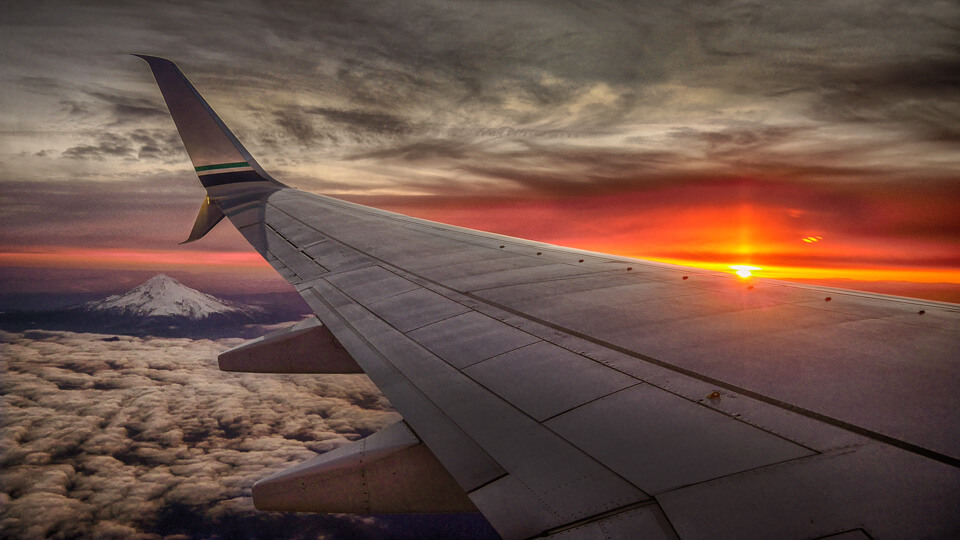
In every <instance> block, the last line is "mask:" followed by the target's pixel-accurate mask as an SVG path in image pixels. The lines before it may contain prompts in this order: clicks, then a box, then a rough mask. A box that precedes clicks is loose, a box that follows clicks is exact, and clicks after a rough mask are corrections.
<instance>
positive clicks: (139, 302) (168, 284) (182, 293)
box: [81, 274, 262, 320]
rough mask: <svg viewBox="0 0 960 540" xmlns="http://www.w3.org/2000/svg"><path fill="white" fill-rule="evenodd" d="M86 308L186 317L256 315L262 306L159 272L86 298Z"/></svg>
mask: <svg viewBox="0 0 960 540" xmlns="http://www.w3.org/2000/svg"><path fill="white" fill-rule="evenodd" d="M81 307H82V308H83V309H84V310H87V311H95V312H104V313H110V314H122V315H137V316H141V317H186V318H188V319H193V320H201V319H206V318H207V317H210V316H211V315H226V314H237V315H253V314H258V313H260V312H261V311H262V309H261V308H259V307H254V306H247V305H244V304H240V303H238V302H231V301H229V300H221V299H219V298H217V297H215V296H212V295H209V294H205V293H202V292H200V291H198V290H196V289H191V288H190V287H187V286H186V285H183V284H182V283H180V282H179V281H177V280H175V279H173V278H172V277H170V276H167V275H164V274H157V275H156V276H153V277H152V278H150V279H148V280H147V281H146V282H145V283H143V284H141V285H139V286H137V287H135V288H133V289H131V290H130V291H127V292H126V293H124V294H116V295H113V296H108V297H107V298H104V299H102V300H95V301H93V302H87V303H85V304H83V305H82V306H81Z"/></svg>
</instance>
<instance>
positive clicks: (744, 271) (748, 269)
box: [730, 264, 760, 279]
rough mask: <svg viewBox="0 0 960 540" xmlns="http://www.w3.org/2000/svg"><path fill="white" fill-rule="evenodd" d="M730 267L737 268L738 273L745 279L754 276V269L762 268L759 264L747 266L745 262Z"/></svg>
mask: <svg viewBox="0 0 960 540" xmlns="http://www.w3.org/2000/svg"><path fill="white" fill-rule="evenodd" d="M730 268H732V269H734V270H736V274H737V275H738V276H740V277H742V278H744V279H746V278H748V277H751V276H753V271H754V270H760V267H758V266H747V265H745V264H734V265H730Z"/></svg>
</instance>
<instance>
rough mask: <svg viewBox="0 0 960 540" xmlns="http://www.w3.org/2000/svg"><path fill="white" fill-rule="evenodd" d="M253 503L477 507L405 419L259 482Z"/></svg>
mask: <svg viewBox="0 0 960 540" xmlns="http://www.w3.org/2000/svg"><path fill="white" fill-rule="evenodd" d="M253 504H254V505H255V506H256V507H257V508H258V509H260V510H279V511H284V512H322V513H333V512H342V513H350V514H393V513H422V512H426V513H440V512H476V511H477V509H476V507H475V506H474V505H473V503H472V502H470V499H469V498H467V494H466V493H465V492H464V491H463V489H461V488H460V486H459V485H457V483H456V481H454V479H453V478H452V477H451V476H450V473H448V472H447V470H446V469H444V468H443V465H441V464H440V462H438V461H437V458H435V457H434V456H433V453H431V452H430V449H429V448H427V447H426V446H425V445H424V444H423V443H422V442H420V440H419V439H417V437H416V435H414V434H413V432H412V431H410V428H409V427H408V426H407V425H406V424H405V423H404V422H398V423H396V424H394V425H392V426H390V427H387V428H385V429H383V430H381V431H379V432H377V433H374V434H373V435H370V436H368V437H366V438H364V439H361V440H359V441H357V442H355V443H352V444H350V445H347V446H344V447H341V448H338V449H336V450H332V451H330V452H327V453H325V454H322V455H320V456H317V457H316V458H313V459H311V460H308V461H306V462H304V463H301V464H300V465H297V466H295V467H293V468H290V469H287V470H285V471H281V472H279V473H277V474H274V475H272V476H269V477H267V478H264V479H263V480H260V481H259V482H257V483H256V484H254V486H253Z"/></svg>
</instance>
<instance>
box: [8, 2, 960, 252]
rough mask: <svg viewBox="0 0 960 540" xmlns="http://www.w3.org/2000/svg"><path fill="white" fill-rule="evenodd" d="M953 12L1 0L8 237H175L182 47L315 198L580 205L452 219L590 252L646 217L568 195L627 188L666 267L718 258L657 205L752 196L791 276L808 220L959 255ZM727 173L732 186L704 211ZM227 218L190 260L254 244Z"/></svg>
mask: <svg viewBox="0 0 960 540" xmlns="http://www.w3.org/2000/svg"><path fill="white" fill-rule="evenodd" d="M958 20H960V4H957V3H956V2H948V1H942V2H941V1H920V2H900V1H870V2H857V1H834V2H815V3H810V2H762V3H757V2H740V1H725V2H710V3H701V2H671V3H653V2H584V3H579V2H415V3H412V2H312V1H303V2H254V1H241V2H189V3H187V2H183V3H181V2H153V1H140V2H138V1H133V2H128V1H124V2H119V1H118V2H83V3H76V2H66V1H62V2H57V1H49V2H13V3H12V5H8V6H6V7H5V12H4V16H3V19H2V21H0V108H2V110H3V111H4V114H3V116H2V118H0V189H2V195H0V196H2V204H3V207H4V212H3V216H2V218H0V226H2V228H3V230H4V233H2V236H0V249H2V250H3V251H33V252H36V251H44V250H46V251H51V250H53V251H55V250H57V249H61V248H63V247H64V246H83V247H86V248H111V249H133V248H134V247H136V248H140V249H145V248H148V249H172V248H173V246H174V245H175V243H176V242H178V241H180V240H182V239H183V237H185V235H186V232H187V231H188V230H189V227H190V224H191V223H192V220H193V214H194V213H195V211H196V207H197V205H198V204H199V200H200V197H201V194H202V190H201V189H200V187H199V185H198V183H197V181H196V178H195V177H194V175H193V173H192V170H191V168H190V166H189V162H188V160H187V156H186V153H185V151H184V150H183V147H182V144H181V143H180V141H179V139H178V136H177V134H176V131H175V128H174V126H173V123H172V121H171V120H170V118H169V116H168V115H167V113H166V109H165V106H164V105H163V102H162V100H161V98H160V95H159V92H158V91H157V89H156V87H155V84H154V82H153V80H152V78H151V76H150V74H149V70H148V69H147V67H146V66H145V65H144V64H143V62H142V61H141V60H139V59H137V58H134V57H132V56H128V53H131V52H139V53H147V54H155V55H160V56H165V57H168V58H170V59H172V60H174V61H176V62H177V63H178V64H179V66H180V67H181V69H182V70H183V71H184V73H185V74H186V75H187V76H188V77H189V78H190V79H191V80H192V81H193V83H194V84H195V85H196V86H197V87H198V89H199V90H200V91H201V93H203V94H204V96H205V97H206V98H207V100H208V101H209V102H210V103H211V105H212V106H213V107H214V108H215V109H216V110H217V111H218V112H219V113H220V115H221V116H222V117H223V118H224V120H225V121H226V123H227V125H229V126H231V128H233V130H234V131H235V132H236V133H237V135H238V137H239V138H240V140H241V141H243V142H244V143H245V145H246V146H247V147H248V149H249V150H250V151H251V153H252V154H253V155H254V156H255V157H256V158H257V159H258V161H260V162H261V163H262V164H263V165H264V166H265V167H266V168H267V170H269V171H270V172H271V173H272V174H273V175H274V176H276V177H278V178H280V179H281V180H283V181H285V182H287V183H290V184H292V185H295V186H297V187H301V188H305V189H308V190H313V191H320V192H324V193H327V194H331V195H335V196H345V197H349V198H352V199H353V200H358V201H361V202H372V203H375V204H378V205H379V206H384V207H388V208H394V209H400V210H401V211H402V210H403V209H404V208H407V209H409V210H410V211H411V213H419V215H426V216H428V217H432V218H445V216H454V215H458V214H457V212H455V211H454V210H458V211H462V210H464V209H474V211H475V213H483V212H484V211H486V210H487V209H489V208H490V207H491V205H496V204H501V203H503V204H506V203H510V204H514V203H515V204H519V205H521V206H522V205H523V204H526V203H528V202H529V201H541V202H542V201H553V202H554V203H555V206H554V208H555V209H559V210H564V209H569V208H573V209H574V210H575V211H577V212H583V213H582V215H581V217H582V218H583V219H582V220H579V221H577V222H576V223H575V224H571V223H570V222H569V220H567V222H566V224H565V225H566V228H567V232H568V233H569V234H567V235H566V236H557V235H556V234H554V233H553V232H551V231H557V230H559V229H560V228H561V227H559V225H564V222H563V221H561V220H556V219H555V220H552V221H550V220H546V221H543V222H542V223H540V224H539V225H538V224H536V223H521V222H520V221H517V220H511V219H509V217H503V218H501V219H500V220H499V221H496V222H493V221H484V220H483V219H481V218H476V216H474V218H471V219H464V220H461V223H464V224H467V225H477V226H479V227H481V228H486V229H495V230H497V231H498V232H505V233H507V234H525V235H532V236H535V237H536V239H539V240H546V241H557V242H567V243H573V244H575V245H577V246H578V247H587V248H596V247H600V248H603V247H605V246H603V245H599V246H598V243H597V242H596V241H594V240H590V239H589V237H590V233H591V231H595V230H600V231H605V230H609V231H613V232H615V230H616V227H617V226H618V224H617V223H618V222H615V221H612V220H613V218H614V217H616V218H618V219H620V220H621V221H623V220H624V219H627V218H628V217H630V216H632V215H635V214H637V213H638V212H639V210H636V209H631V208H619V209H616V212H614V211H613V210H611V209H609V208H608V209H607V210H606V211H605V212H595V213H590V212H586V211H583V210H582V207H583V206H584V205H585V204H593V205H594V206H597V205H598V203H597V200H598V199H597V198H598V197H605V196H612V197H615V198H618V197H621V196H623V197H625V199H624V200H636V199H637V198H638V197H639V198H640V199H643V200H644V203H645V204H643V205H639V206H638V208H641V207H642V208H641V209H642V210H643V211H644V212H647V213H648V214H647V215H648V216H652V218H651V219H647V220H646V221H647V222H653V221H657V217H656V215H657V212H658V211H659V212H660V213H666V214H669V215H671V216H675V217H674V218H672V220H666V221H662V223H661V226H659V228H658V229H649V230H646V229H644V230H643V231H642V234H638V235H637V237H641V236H642V237H643V239H644V240H643V241H641V240H638V239H637V238H634V237H628V236H624V237H622V238H620V237H617V238H618V240H617V241H618V242H619V244H617V245H624V246H627V245H629V246H632V247H630V248H629V249H628V248H623V249H621V250H620V252H629V253H631V254H640V255H644V254H650V255H657V256H661V257H680V256H681V255H682V254H683V253H685V252H686V251H690V252H693V251H696V249H695V248H696V246H703V247H702V249H701V251H702V252H708V251H710V249H712V248H710V247H709V243H710V241H711V240H710V239H709V238H706V237H705V236H704V234H706V233H707V232H708V231H709V229H710V228H711V225H712V224H711V223H703V222H697V221H696V220H693V221H689V220H688V221H678V220H679V219H680V218H679V217H676V216H678V212H677V209H676V207H675V204H678V203H677V202H676V201H675V200H673V199H671V198H670V196H672V197H674V198H675V199H676V198H677V197H679V198H680V199H684V198H685V199H684V200H686V201H689V202H687V203H685V205H686V207H687V208H689V209H693V210H695V211H696V210H700V209H704V210H705V211H706V209H709V208H710V207H711V205H712V206H713V207H721V206H724V205H735V204H740V205H742V204H750V205H753V206H755V207H756V208H759V209H761V210H762V212H761V214H763V212H766V211H767V210H769V211H770V217H769V221H768V222H766V223H765V225H766V228H768V229H770V230H774V229H776V230H778V231H779V230H782V238H780V237H778V239H776V241H774V240H771V242H772V244H771V245H773V247H771V248H770V252H771V254H772V255H771V259H770V260H771V261H776V260H781V261H782V260H788V259H789V260H792V261H793V263H794V264H800V262H803V261H800V262H798V261H797V260H796V259H797V257H796V253H793V252H792V251H791V249H792V248H790V247H789V246H787V247H785V246H786V242H787V240H786V239H788V238H789V239H791V241H796V242H799V239H800V238H801V237H803V236H807V235H811V234H822V235H823V236H824V238H829V239H830V240H832V241H833V240H835V243H834V244H832V248H831V246H830V245H829V244H827V243H824V245H825V246H826V247H823V248H821V251H820V252H818V253H817V254H816V256H814V257H813V258H811V259H809V260H807V261H806V263H807V264H816V265H828V266H829V265H833V266H838V265H843V264H848V263H849V261H845V260H842V259H843V257H847V258H849V257H850V256H851V254H855V256H857V257H862V258H863V260H870V261H873V262H872V264H873V263H876V264H888V265H891V264H894V265H901V266H902V265H906V266H911V265H912V266H924V267H936V268H941V269H942V268H956V267H958V266H960V241H958V240H957V238H958V237H960V221H958V220H957V219H956V208H957V207H958V206H960V186H958V184H960V183H958V179H960V152H958V143H960V92H958V90H960V88H958V87H960V80H958V77H960V76H958V75H957V74H958V73H960V46H958V43H960V25H958V24H957V23H956V21H958ZM717 183H720V184H723V185H732V186H743V185H748V186H749V189H748V190H747V191H749V196H747V195H738V197H740V200H736V201H734V200H719V201H718V202H716V203H714V202H712V201H711V199H710V197H712V196H713V195H714V193H713V192H712V191H710V190H709V189H705V188H704V186H712V185H715V184H717ZM665 187H666V188H669V189H670V190H674V191H676V190H679V191H678V193H679V195H678V193H672V194H665V193H664V191H663V190H664V189H665ZM740 192H741V193H742V192H743V190H742V189H741V190H740ZM667 195H670V196H667ZM631 197H632V199H631ZM728 199H729V197H728ZM571 200H576V201H581V202H583V204H579V203H578V204H577V205H573V206H571V203H570V201H571ZM651 200H652V201H653V202H657V201H660V200H663V205H661V206H660V207H659V208H656V206H657V205H656V204H653V205H651V204H648V203H649V202H650V201H651ZM504 201H506V203H505V202H504ZM584 201H586V202H584ZM591 201H592V202H591ZM727 213H728V212H727ZM788 213H790V214H791V216H792V217H791V219H787V217H786V216H787V214H788ZM614 214H616V215H614ZM721 214H723V212H721ZM704 215H705V214H704ZM763 215H766V214H763ZM797 216H805V217H801V218H798V217H797ZM631 219H633V218H631ZM780 219H782V220H784V221H783V223H781V222H780V221H777V220H780ZM701 221H702V220H701ZM775 221H776V222H775ZM514 222H515V223H514ZM146 223H149V224H150V226H149V227H143V226H141V224H146ZM865 224H869V226H866V225H865ZM631 227H633V228H634V229H635V228H636V227H639V225H636V223H634V222H633V221H631ZM714 228H715V227H714ZM228 229H229V227H220V228H218V230H217V231H216V233H215V234H214V235H212V236H211V237H210V238H208V239H205V240H204V243H202V244H198V245H193V246H190V247H188V248H185V249H188V250H207V251H242V250H246V249H247V248H246V247H245V246H244V244H243V241H242V239H241V238H240V237H239V235H237V234H236V233H235V232H234V231H232V230H228ZM667 231H671V232H670V233H668V232H667ZM678 231H682V232H683V234H680V233H679V232H678ZM698 231H700V232H699V233H698ZM705 231H706V232H705ZM611 234H613V233H611ZM631 242H632V244H631ZM778 242H779V243H778ZM681 243H682V244H684V245H685V246H688V247H686V248H685V249H686V251H682V250H681V251H677V250H676V249H673V250H671V249H667V248H665V247H664V246H670V245H677V244H681ZM830 249H832V251H830ZM694 255H696V254H694ZM698 256H700V257H701V258H705V257H707V255H704V254H703V253H700V255H698ZM777 257H779V259H778V258H777ZM791 257H792V258H791ZM801 258H802V257H801ZM876 261H879V262H876ZM0 264H4V265H7V266H10V265H13V264H14V263H11V262H9V261H7V262H3V261H0Z"/></svg>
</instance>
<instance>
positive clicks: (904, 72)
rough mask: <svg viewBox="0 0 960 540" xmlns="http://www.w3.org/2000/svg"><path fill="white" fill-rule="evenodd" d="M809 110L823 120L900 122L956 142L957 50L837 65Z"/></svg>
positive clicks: (959, 123)
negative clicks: (861, 64)
mask: <svg viewBox="0 0 960 540" xmlns="http://www.w3.org/2000/svg"><path fill="white" fill-rule="evenodd" d="M957 38H958V39H960V31H958V34H957ZM814 113H815V115H816V116H817V117H819V118H823V119H826V120H838V119H839V120H844V121H849V122H857V123H867V124H880V125H891V124H893V125H896V124H900V125H903V126H905V127H907V128H909V129H911V130H913V131H915V132H916V133H917V135H918V136H920V137H921V138H923V139H926V140H931V141H937V142H944V143H957V142H960V55H957V56H953V57H933V58H922V59H917V60H913V61H909V62H905V61H887V62H881V63H877V64H874V65H869V66H864V67H859V66H858V67H855V68H848V69H844V70H837V71H836V72H835V73H832V74H831V75H830V76H829V78H827V79H826V80H825V81H824V85H823V90H822V95H821V99H820V101H819V102H818V103H817V106H816V108H815V109H814Z"/></svg>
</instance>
